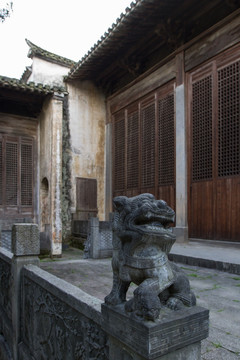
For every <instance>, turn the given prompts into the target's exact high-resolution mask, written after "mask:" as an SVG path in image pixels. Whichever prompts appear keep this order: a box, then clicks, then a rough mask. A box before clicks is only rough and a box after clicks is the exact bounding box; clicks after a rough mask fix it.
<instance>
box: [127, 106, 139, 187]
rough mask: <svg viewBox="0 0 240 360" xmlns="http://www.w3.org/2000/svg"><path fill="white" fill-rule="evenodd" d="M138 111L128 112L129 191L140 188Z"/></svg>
mask: <svg viewBox="0 0 240 360" xmlns="http://www.w3.org/2000/svg"><path fill="white" fill-rule="evenodd" d="M138 166H139V124H138V109H136V107H135V108H134V110H133V111H128V118H127V189H135V188H138V171H139V168H138Z"/></svg>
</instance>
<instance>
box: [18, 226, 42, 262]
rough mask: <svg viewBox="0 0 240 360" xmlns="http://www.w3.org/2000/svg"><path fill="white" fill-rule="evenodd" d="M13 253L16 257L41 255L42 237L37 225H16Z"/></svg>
mask: <svg viewBox="0 0 240 360" xmlns="http://www.w3.org/2000/svg"><path fill="white" fill-rule="evenodd" d="M12 252H13V254H14V255H15V256H29V255H39V254H40V237H39V230H38V225H37V224H14V225H13V227H12Z"/></svg>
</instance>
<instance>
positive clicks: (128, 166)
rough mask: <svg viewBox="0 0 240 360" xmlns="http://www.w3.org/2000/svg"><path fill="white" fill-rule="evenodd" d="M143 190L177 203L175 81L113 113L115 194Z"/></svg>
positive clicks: (172, 204)
mask: <svg viewBox="0 0 240 360" xmlns="http://www.w3.org/2000/svg"><path fill="white" fill-rule="evenodd" d="M143 192H151V193H153V194H154V195H155V196H156V197H157V198H159V197H161V198H163V199H164V200H166V201H167V202H168V203H169V205H170V206H172V207H173V208H174V207H175V106H174V93H173V83H170V84H168V85H167V86H166V87H163V88H161V89H160V90H157V91H156V92H155V93H152V94H151V95H149V96H148V97H146V98H143V99H141V100H139V101H136V102H134V103H132V104H131V105H129V106H126V107H125V108H124V109H122V110H121V111H119V112H117V113H115V114H114V115H113V196H118V195H127V196H135V195H137V194H140V193H143Z"/></svg>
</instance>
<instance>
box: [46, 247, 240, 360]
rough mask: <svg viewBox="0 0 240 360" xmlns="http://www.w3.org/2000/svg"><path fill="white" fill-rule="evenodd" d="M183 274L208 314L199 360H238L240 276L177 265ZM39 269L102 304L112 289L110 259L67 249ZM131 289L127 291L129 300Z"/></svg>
mask: <svg viewBox="0 0 240 360" xmlns="http://www.w3.org/2000/svg"><path fill="white" fill-rule="evenodd" d="M178 265H179V267H181V268H182V269H183V270H184V271H185V273H186V274H187V276H188V278H189V280H190V283H191V287H192V290H193V291H194V293H195V295H196V297H197V304H198V305H199V306H203V307H205V308H207V309H209V310H210V329H209V337H208V338H207V339H206V340H204V341H202V358H201V359H202V360H239V359H240V275H235V274H231V273H226V272H222V271H218V270H213V269H207V268H200V267H197V266H188V265H183V264H178ZM40 266H41V268H42V269H44V270H46V271H48V272H50V273H51V274H53V275H56V276H57V277H59V278H61V279H64V280H65V281H68V282H69V283H71V284H73V285H75V286H77V287H79V288H80V289H81V290H83V291H85V292H86V293H88V294H90V295H92V296H95V297H96V298H99V299H100V300H102V301H103V300H104V297H105V296H106V295H108V294H109V292H110V290H111V286H112V269H111V259H101V260H93V259H83V252H82V251H81V250H78V249H73V248H68V249H67V250H65V251H64V252H63V257H62V258H61V259H53V260H51V259H49V258H46V259H42V260H41V262H40ZM133 290H134V286H131V287H130V291H129V296H131V295H132V292H133Z"/></svg>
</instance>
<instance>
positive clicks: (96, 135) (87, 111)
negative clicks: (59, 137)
mask: <svg viewBox="0 0 240 360" xmlns="http://www.w3.org/2000/svg"><path fill="white" fill-rule="evenodd" d="M67 88H68V92H69V113H70V114H69V115H70V137H71V151H72V169H71V170H72V178H71V180H72V193H71V196H72V204H73V206H72V212H73V213H74V212H75V211H76V178H77V177H84V178H94V179H97V184H98V189H97V192H98V198H97V206H98V216H99V219H100V220H105V210H104V209H105V188H104V184H105V179H104V171H105V161H104V148H105V121H106V105H105V97H104V95H103V94H102V93H101V92H100V91H99V90H98V89H97V88H96V87H95V86H94V85H93V84H92V83H91V82H87V81H85V82H79V81H78V82H77V81H76V82H71V83H69V84H68V85H67Z"/></svg>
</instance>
